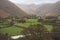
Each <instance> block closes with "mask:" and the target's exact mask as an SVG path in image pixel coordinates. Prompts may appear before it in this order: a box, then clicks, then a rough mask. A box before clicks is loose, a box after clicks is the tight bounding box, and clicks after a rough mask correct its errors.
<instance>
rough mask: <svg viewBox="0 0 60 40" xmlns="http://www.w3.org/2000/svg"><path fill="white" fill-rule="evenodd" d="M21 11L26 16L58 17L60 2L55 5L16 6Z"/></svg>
mask: <svg viewBox="0 0 60 40" xmlns="http://www.w3.org/2000/svg"><path fill="white" fill-rule="evenodd" d="M16 5H17V6H18V7H20V8H21V9H22V10H23V11H25V12H26V13H28V14H33V15H38V16H42V17H45V16H58V15H60V1H58V2H56V3H46V4H42V5H41V4H39V5H35V4H29V5H20V4H16Z"/></svg>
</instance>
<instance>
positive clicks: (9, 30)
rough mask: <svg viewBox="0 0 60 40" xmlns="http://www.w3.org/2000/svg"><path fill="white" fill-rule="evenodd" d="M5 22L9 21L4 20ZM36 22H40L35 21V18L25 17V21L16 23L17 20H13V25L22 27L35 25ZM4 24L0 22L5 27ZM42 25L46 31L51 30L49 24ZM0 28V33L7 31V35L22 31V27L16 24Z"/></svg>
mask: <svg viewBox="0 0 60 40" xmlns="http://www.w3.org/2000/svg"><path fill="white" fill-rule="evenodd" d="M9 21H10V20H9ZM7 23H9V22H7V21H6V22H5V24H7ZM36 24H40V22H37V19H27V20H26V22H25V23H17V22H15V24H14V25H17V26H23V27H29V26H30V25H36ZM6 26H7V25H1V24H0V27H6ZM44 26H45V27H46V28H47V30H48V31H51V30H52V26H51V25H44ZM0 30H1V31H2V32H1V33H3V34H5V33H8V34H9V35H17V34H20V33H21V31H23V29H22V28H18V27H16V26H11V27H9V26H8V28H2V29H0Z"/></svg>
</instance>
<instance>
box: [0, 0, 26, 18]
mask: <svg viewBox="0 0 60 40" xmlns="http://www.w3.org/2000/svg"><path fill="white" fill-rule="evenodd" d="M0 16H17V17H24V16H27V14H26V13H25V12H24V11H22V10H21V9H20V8H18V7H17V6H16V5H15V4H13V3H12V2H10V1H8V0H0Z"/></svg>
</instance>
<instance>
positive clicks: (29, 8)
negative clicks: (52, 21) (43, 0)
mask: <svg viewBox="0 0 60 40" xmlns="http://www.w3.org/2000/svg"><path fill="white" fill-rule="evenodd" d="M16 5H17V6H18V7H20V8H21V9H22V10H23V11H25V12H26V13H27V14H29V15H31V14H33V15H34V14H35V13H36V9H37V8H38V5H35V4H29V5H24V4H16Z"/></svg>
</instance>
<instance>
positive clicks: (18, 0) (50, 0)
mask: <svg viewBox="0 0 60 40" xmlns="http://www.w3.org/2000/svg"><path fill="white" fill-rule="evenodd" d="M10 1H12V2H14V3H22V4H32V3H35V4H39V3H54V2H56V1H58V0H10Z"/></svg>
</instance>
